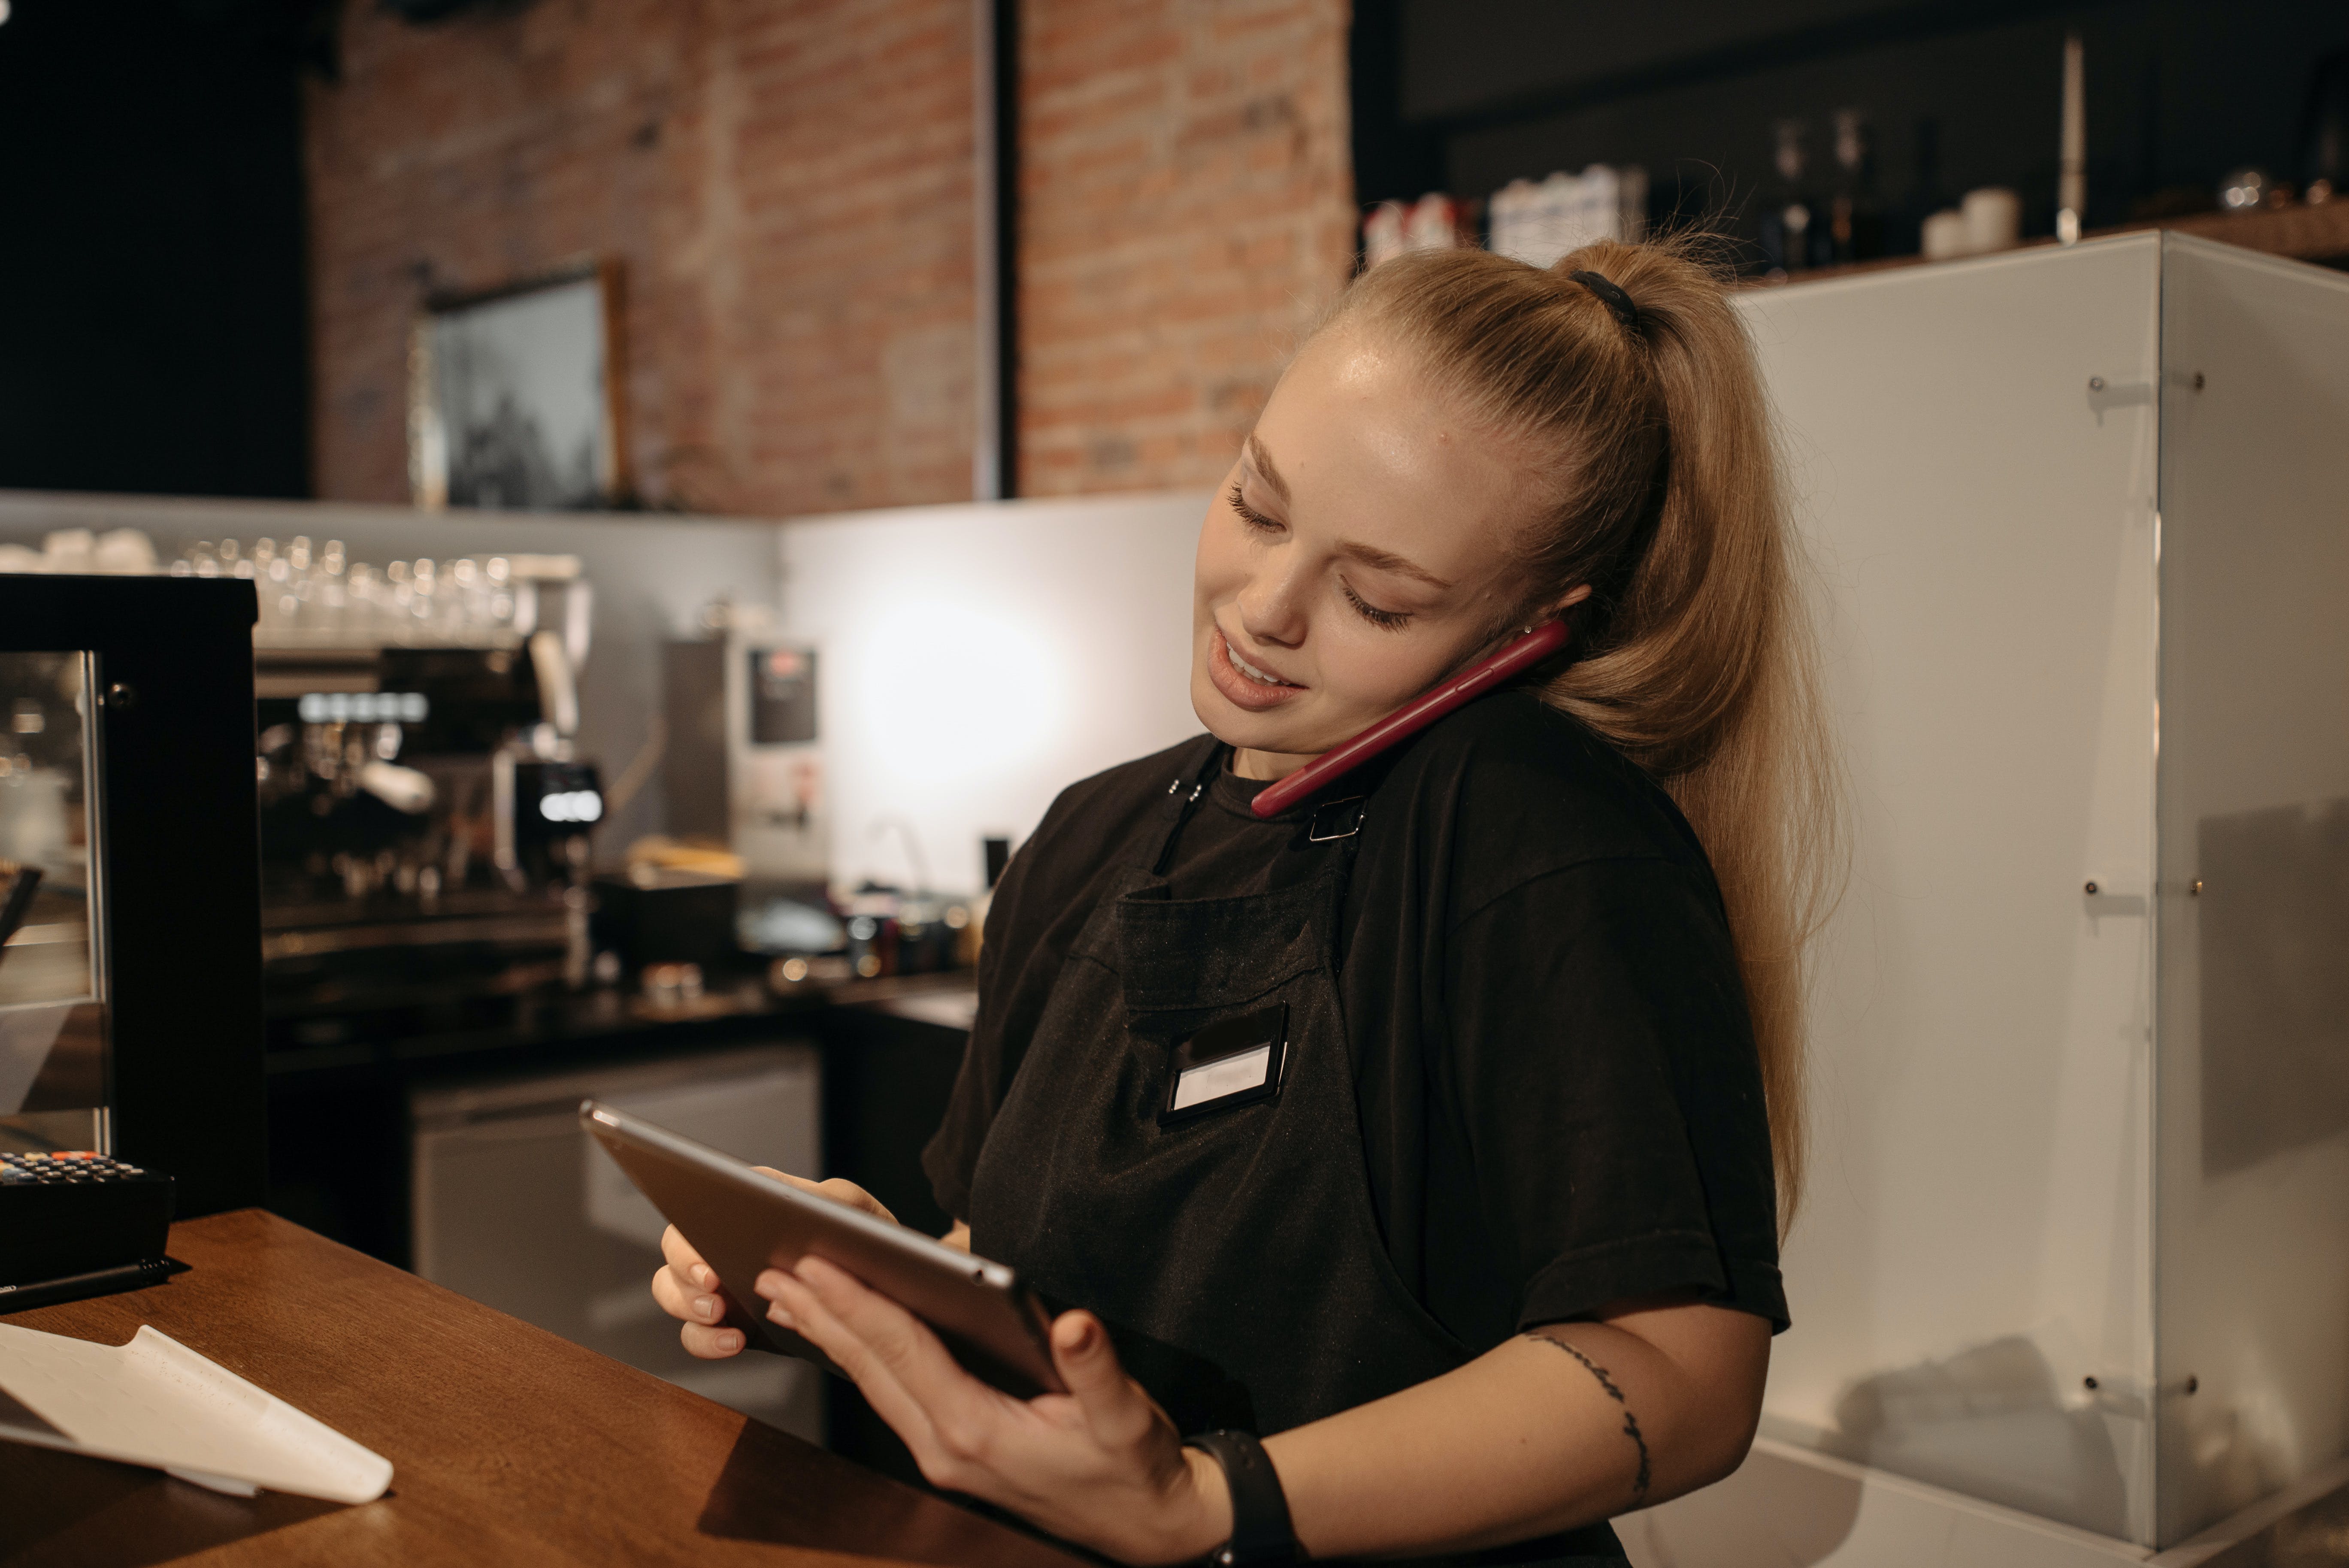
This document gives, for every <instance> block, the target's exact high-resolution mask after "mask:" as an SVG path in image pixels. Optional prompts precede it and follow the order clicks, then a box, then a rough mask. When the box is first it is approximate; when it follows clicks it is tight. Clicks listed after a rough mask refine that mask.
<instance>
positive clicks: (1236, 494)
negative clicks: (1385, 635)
mask: <svg viewBox="0 0 2349 1568" xmlns="http://www.w3.org/2000/svg"><path fill="white" fill-rule="evenodd" d="M1229 499H1230V500H1231V503H1232V510H1233V511H1236V512H1237V513H1238V514H1239V517H1240V521H1242V522H1245V523H1247V525H1248V526H1249V527H1250V528H1253V529H1257V530H1259V531H1263V532H1266V533H1269V532H1271V531H1274V530H1275V529H1278V527H1280V524H1278V523H1277V522H1275V521H1272V519H1270V518H1268V517H1267V516H1265V515H1264V513H1262V512H1260V511H1257V510H1256V508H1254V507H1252V506H1250V505H1248V503H1247V500H1246V499H1245V498H1244V497H1242V495H1241V494H1240V487H1239V486H1238V485H1237V484H1234V485H1233V486H1232V490H1231V495H1230V497H1229ZM1338 587H1339V591H1340V592H1341V593H1344V594H1345V595H1346V603H1349V604H1351V605H1352V606H1353V607H1354V610H1355V613H1356V614H1360V615H1361V617H1362V619H1363V620H1365V621H1368V622H1369V623H1370V624H1371V625H1373V626H1381V627H1384V628H1385V629H1386V630H1388V631H1390V632H1392V631H1393V630H1395V629H1396V628H1397V627H1399V626H1401V625H1402V624H1404V623H1405V622H1407V621H1409V620H1410V619H1411V613H1410V612H1409V611H1407V610H1380V609H1375V608H1373V607H1372V606H1371V605H1370V604H1368V603H1364V602H1363V600H1362V596H1361V594H1359V593H1355V592H1354V590H1353V588H1352V586H1351V585H1350V584H1348V583H1343V582H1341V583H1339V584H1338Z"/></svg>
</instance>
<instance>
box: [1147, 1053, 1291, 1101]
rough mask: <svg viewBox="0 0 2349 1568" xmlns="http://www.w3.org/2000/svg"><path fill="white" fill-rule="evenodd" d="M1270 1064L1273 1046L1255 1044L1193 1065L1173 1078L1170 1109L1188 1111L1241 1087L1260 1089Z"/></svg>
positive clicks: (1235, 1091) (1232, 1092)
mask: <svg viewBox="0 0 2349 1568" xmlns="http://www.w3.org/2000/svg"><path fill="white" fill-rule="evenodd" d="M1271 1067H1272V1047H1270V1046H1268V1045H1265V1046H1258V1047H1257V1048H1256V1049H1254V1050H1252V1051H1242V1052H1241V1053H1240V1054H1239V1055H1238V1056H1236V1057H1225V1058H1224V1059H1223V1060H1222V1061H1219V1062H1209V1063H1207V1064H1206V1066H1205V1067H1197V1068H1192V1069H1191V1070H1190V1071H1188V1072H1186V1073H1183V1074H1181V1075H1179V1076H1178V1077H1177V1078H1175V1079H1174V1103H1173V1104H1172V1105H1170V1106H1168V1107H1167V1109H1169V1110H1188V1109H1191V1108H1192V1107H1193V1106H1195V1105H1201V1104H1204V1103H1205V1102H1206V1101H1208V1100H1211V1099H1223V1098H1224V1096H1226V1095H1227V1094H1237V1093H1239V1092H1240V1091H1241V1090H1242V1089H1249V1088H1263V1087H1264V1080H1265V1078H1267V1077H1268V1075H1269V1072H1270V1069H1271Z"/></svg>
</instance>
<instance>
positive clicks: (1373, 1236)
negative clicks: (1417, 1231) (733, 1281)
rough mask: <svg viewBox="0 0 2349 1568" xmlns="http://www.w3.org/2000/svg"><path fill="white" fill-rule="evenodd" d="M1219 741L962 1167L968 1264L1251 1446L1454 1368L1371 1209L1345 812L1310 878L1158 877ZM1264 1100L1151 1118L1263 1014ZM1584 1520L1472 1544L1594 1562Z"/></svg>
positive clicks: (1445, 1341) (1177, 788)
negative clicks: (1275, 1032)
mask: <svg viewBox="0 0 2349 1568" xmlns="http://www.w3.org/2000/svg"><path fill="white" fill-rule="evenodd" d="M1223 757H1224V749H1223V747H1222V746H1221V744H1220V743H1218V742H1216V741H1215V740H1213V739H1212V738H1209V739H1207V740H1205V741H1203V742H1202V743H1201V754H1200V755H1199V756H1198V757H1197V759H1196V760H1195V762H1194V763H1193V764H1192V766H1191V767H1190V768H1189V769H1187V770H1186V772H1185V774H1184V775H1182V776H1178V777H1177V778H1176V779H1174V782H1173V784H1172V785H1170V786H1169V789H1168V799H1167V802H1166V805H1165V808H1164V811H1165V820H1166V827H1165V830H1164V835H1163V837H1160V838H1158V839H1157V840H1156V841H1155V842H1154V844H1153V845H1152V849H1153V851H1154V852H1153V854H1152V856H1151V858H1150V861H1148V863H1140V862H1137V863H1134V864H1131V865H1129V866H1127V867H1126V868H1125V869H1124V871H1123V874H1122V875H1121V876H1120V877H1119V878H1118V879H1116V880H1115V881H1114V882H1112V886H1111V889H1110V892H1109V893H1108V894H1107V895H1106V896H1104V897H1103V898H1102V902H1101V903H1100V904H1099V905H1098V906H1097V907H1096V908H1095V909H1094V910H1093V912H1092V915H1091V917H1090V918H1089V919H1088V920H1087V921H1086V923H1085V925H1084V928H1083V930H1082V932H1081V934H1079V936H1078V938H1077V941H1076V943H1075V944H1074V946H1073V947H1072V948H1071V951H1070V954H1069V957H1068V960H1067V962H1066V963H1065V965H1063V966H1062V968H1061V975H1060V978H1059V979H1058V981H1056V982H1055V984H1054V985H1053V988H1052V992H1051V995H1050V998H1049V1000H1048V1001H1047V1003H1046V1005H1045V1007H1044V1011H1043V1015H1042V1016H1041V1017H1040V1019H1039V1021H1038V1023H1037V1026H1036V1032H1035V1034H1034V1036H1033V1037H1031V1038H1030V1041H1029V1044H1028V1047H1027V1049H1026V1051H1025V1053H1024V1054H1023V1055H1022V1056H1021V1057H1020V1059H1019V1061H1018V1062H1017V1063H1016V1064H1015V1065H1014V1067H1013V1068H1012V1078H1011V1084H1010V1088H1009V1091H1008V1092H1007V1094H1006V1095H1005V1097H1004V1101H1003V1106H1002V1109H1000V1110H999V1112H998V1113H997V1115H996V1118H995V1120H994V1122H993V1124H992V1125H991V1126H990V1127H989V1129H988V1134H987V1140H986V1142H985V1143H984V1144H983V1145H982V1146H981V1148H980V1150H979V1156H978V1166H977V1168H976V1170H975V1171H974V1172H973V1174H972V1179H971V1191H970V1214H969V1220H970V1227H971V1250H972V1251H974V1252H976V1253H978V1254H979V1255H980V1256H982V1257H989V1258H994V1259H997V1260H998V1261H999V1262H1002V1263H1006V1264H1010V1265H1011V1266H1012V1267H1013V1268H1015V1269H1017V1270H1018V1271H1019V1274H1020V1275H1021V1277H1022V1278H1024V1279H1025V1280H1027V1282H1028V1283H1029V1284H1031V1285H1033V1286H1034V1287H1035V1288H1036V1289H1037V1291H1038V1292H1039V1293H1040V1294H1041V1295H1043V1296H1044V1297H1045V1298H1046V1299H1047V1301H1049V1302H1050V1303H1051V1304H1052V1305H1054V1307H1055V1308H1056V1309H1059V1308H1061V1307H1064V1306H1070V1305H1079V1306H1084V1307H1087V1308H1090V1309H1091V1310H1092V1311H1093V1312H1094V1313H1096V1314H1098V1315H1100V1316H1101V1318H1102V1321H1103V1322H1104V1323H1105V1324H1107V1325H1108V1326H1109V1330H1110V1335H1111V1338H1112V1343H1113V1344H1114V1345H1115V1346H1116V1347H1117V1350H1118V1354H1119V1356H1120V1357H1122V1358H1123V1361H1124V1364H1125V1367H1126V1369H1127V1370H1128V1371H1129V1372H1131V1373H1132V1374H1133V1377H1135V1379H1136V1380H1137V1381H1139V1382H1140V1383H1141V1384H1142V1385H1143V1387H1145V1388H1147V1389H1149V1390H1150V1392H1151V1394H1152V1396H1153V1397H1154V1398H1156V1399H1157V1400H1158V1402H1159V1403H1160V1404H1161V1405H1162V1406H1164V1408H1165V1409H1166V1412H1167V1414H1168V1415H1169V1416H1170V1417H1172V1418H1173V1419H1174V1424H1175V1426H1176V1428H1177V1429H1179V1430H1182V1431H1185V1432H1195V1431H1203V1430H1206V1429H1211V1428H1216V1427H1237V1428H1240V1429H1245V1430H1248V1431H1253V1432H1257V1433H1258V1434H1269V1433H1273V1432H1278V1431H1284V1430H1286V1429H1288V1428H1291V1427H1297V1426H1302V1425H1304V1424H1305V1423H1306V1422H1309V1421H1314V1420H1319V1418H1322V1417H1324V1416H1330V1415H1335V1414H1336V1413H1337V1412H1339V1411H1340V1410H1346V1409H1350V1408H1353V1407H1354V1406H1357V1405H1362V1404H1367V1403H1369V1402H1370V1401H1371V1400H1373V1399H1377V1398H1383V1397H1384V1396H1386V1395H1389V1394H1392V1393H1395V1392H1397V1391H1398V1390H1401V1389H1403V1388H1407V1387H1411V1386H1413V1384H1416V1383H1423V1382H1425V1381H1427V1380H1428V1379H1429V1378H1431V1377H1441V1376H1442V1375H1443V1374H1444V1373H1446V1372H1449V1371H1451V1370H1453V1369H1454V1367H1460V1366H1462V1365H1464V1364H1465V1363H1466V1362H1468V1361H1469V1360H1471V1359H1473V1358H1474V1357H1475V1354H1476V1353H1475V1351H1473V1350H1471V1349H1470V1348H1469V1347H1468V1346H1465V1345H1463V1344H1462V1343H1461V1342H1460V1341H1459V1340H1457V1339H1455V1338H1454V1337H1453V1336H1452V1335H1451V1334H1450V1333H1449V1332H1448V1331H1446V1330H1445V1328H1444V1326H1443V1325H1442V1324H1440V1323H1438V1322H1437V1321H1436V1320H1435V1319H1434V1318H1433V1316H1431V1315H1429V1314H1428V1312H1427V1310H1426V1309H1425V1308H1424V1307H1423V1306H1422V1305H1420V1304H1419V1302H1418V1301H1417V1300H1416V1299H1414V1298H1413V1295H1412V1294H1411V1291H1410V1289H1409V1288H1408V1287H1407V1286H1406V1285H1405V1284H1403V1281H1402V1276H1401V1275H1399V1274H1397V1273H1396V1272H1395V1269H1394V1264H1393V1263H1392V1260H1391V1259H1390V1258H1389V1256H1388V1255H1387V1250H1386V1246H1385V1243H1383V1241H1382V1240H1381V1237H1380V1234H1379V1227H1378V1219H1377V1215H1376V1213H1375V1212H1373V1210H1372V1208H1371V1195H1370V1183H1369V1179H1368V1177H1367V1175H1366V1174H1365V1162H1364V1156H1363V1153H1362V1142H1361V1127H1360V1125H1359V1120H1358V1117H1357V1114H1356V1110H1355V1103H1354V1084H1353V1068H1352V1064H1351V1058H1350V1054H1349V1052H1348V1049H1347V1044H1346V1030H1345V1020H1344V1017H1343V1016H1342V1015H1341V1013H1340V1006H1339V997H1338V986H1337V960H1336V954H1337V952H1338V947H1339V923H1340V915H1341V913H1342V911H1343V908H1344V901H1345V891H1346V882H1347V878H1348V875H1349V873H1350V872H1351V870H1352V867H1353V860H1354V852H1355V848H1356V846H1357V845H1358V844H1359V842H1360V840H1359V838H1357V837H1355V836H1354V834H1353V830H1355V829H1358V828H1359V826H1360V823H1361V817H1362V814H1363V809H1362V808H1361V807H1356V808H1351V809H1345V808H1340V809H1338V810H1331V809H1330V808H1324V809H1323V810H1322V811H1320V812H1318V813H1316V814H1315V815H1314V817H1313V818H1312V820H1311V826H1310V827H1309V828H1307V829H1301V830H1300V831H1299V848H1300V849H1301V848H1302V847H1303V846H1304V844H1305V842H1306V841H1307V839H1308V836H1309V833H1325V834H1328V835H1330V836H1336V835H1338V834H1340V833H1343V835H1344V839H1343V843H1342V844H1341V846H1340V850H1339V851H1338V852H1337V853H1335V854H1333V855H1331V856H1330V860H1331V861H1332V862H1333V863H1332V864H1331V865H1330V868H1329V869H1328V870H1327V871H1326V872H1324V873H1323V874H1322V875H1320V876H1319V877H1317V878H1314V879H1312V880H1310V881H1308V882H1302V883H1299V884H1298V885H1296V886H1292V887H1288V888H1282V889H1279V890H1277V891H1275V892H1267V893H1258V894H1250V895H1245V896H1241V897H1237V898H1216V899H1198V900H1188V901H1181V902H1177V901H1175V900H1173V899H1171V898H1170V897H1169V896H1168V888H1167V883H1166V879H1165V877H1164V874H1163V873H1164V868H1165V866H1166V864H1167V862H1168V861H1169V859H1170V858H1171V856H1172V853H1173V851H1174V841H1175V837H1176V835H1177V834H1178V833H1180V832H1181V830H1182V827H1183V824H1184V822H1185V820H1187V819H1188V817H1189V815H1190V811H1191V808H1192V806H1193V805H1194V803H1195V802H1196V800H1197V799H1198V797H1199V795H1200V793H1201V792H1202V791H1203V790H1204V789H1205V788H1206V783H1207V780H1208V779H1210V778H1211V777H1212V776H1213V773H1214V770H1215V769H1217V768H1219V767H1220V766H1221V765H1222V761H1223ZM1281 1006H1285V1007H1286V1009H1287V1027H1286V1044H1285V1049H1283V1051H1282V1052H1281V1057H1282V1060H1281V1064H1280V1069H1279V1078H1278V1092H1277V1093H1276V1094H1274V1095H1273V1096H1272V1097H1271V1098H1268V1099H1257V1100H1254V1101H1253V1102H1250V1103H1245V1104H1232V1105H1229V1106H1228V1107H1226V1108H1223V1109H1212V1110H1207V1111H1206V1112H1204V1113H1203V1114H1199V1115H1197V1116H1195V1117H1193V1118H1191V1119H1185V1120H1182V1121H1179V1122H1176V1123H1175V1124H1174V1125H1161V1121H1160V1115H1161V1112H1162V1110H1164V1109H1165V1107H1166V1105H1167V1102H1168V1091H1169V1083H1170V1074H1171V1073H1172V1072H1173V1071H1174V1065H1173V1060H1172V1058H1173V1057H1174V1052H1175V1050H1176V1047H1179V1046H1181V1045H1182V1044H1183V1043H1184V1042H1185V1041H1186V1040H1189V1039H1190V1038H1191V1037H1193V1036H1194V1035H1195V1034H1197V1033H1198V1032H1199V1031H1200V1030H1202V1029H1204V1028H1206V1027H1208V1026H1212V1025H1216V1024H1217V1023H1219V1022H1223V1021H1226V1020H1229V1019H1233V1018H1236V1017H1239V1016H1244V1015H1250V1014H1257V1013H1260V1012H1263V1011H1265V1010H1267V1009H1272V1008H1278V1007H1281ZM1622 1555H1623V1553H1622V1548H1621V1546H1620V1545H1619V1544H1618V1542H1616V1539H1615V1534H1614V1532H1613V1531H1612V1530H1610V1529H1609V1527H1608V1526H1606V1525H1604V1524H1599V1525H1593V1526H1590V1527H1588V1528H1587V1529H1584V1530H1578V1531H1574V1532H1568V1533H1567V1534H1563V1535H1553V1536H1549V1537H1546V1538H1544V1539H1542V1540H1540V1541H1533V1542H1524V1543H1522V1544H1520V1545H1517V1546H1513V1547H1506V1548H1500V1549H1497V1550H1495V1551H1491V1552H1486V1553H1478V1554H1476V1556H1475V1560H1476V1561H1482V1562H1495V1563H1579V1562H1609V1563H1611V1562H1619V1561H1621V1560H1622Z"/></svg>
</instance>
